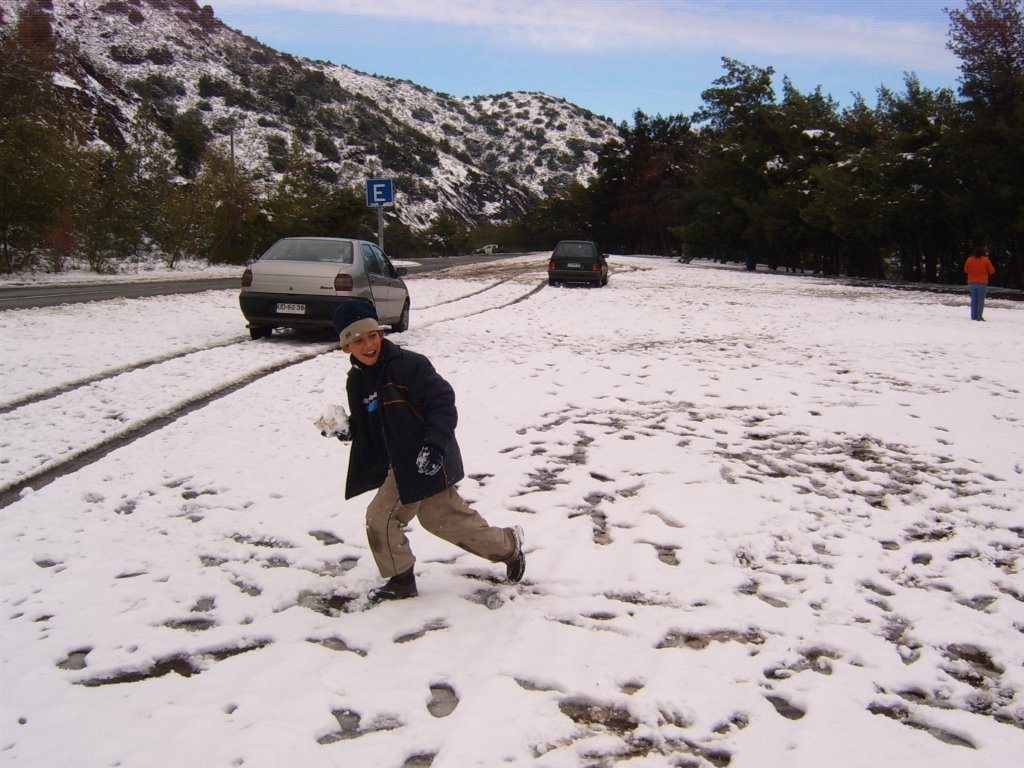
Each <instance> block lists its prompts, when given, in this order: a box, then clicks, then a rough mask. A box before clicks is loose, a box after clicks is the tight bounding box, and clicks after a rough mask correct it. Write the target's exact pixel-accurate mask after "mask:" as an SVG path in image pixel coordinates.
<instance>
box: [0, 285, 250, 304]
mask: <svg viewBox="0 0 1024 768" xmlns="http://www.w3.org/2000/svg"><path fill="white" fill-rule="evenodd" d="M238 282H239V278H237V277H217V278H204V279H201V280H145V281H142V282H131V283H91V284H68V285H34V286H19V287H15V288H0V310H3V309H27V308H30V307H52V306H55V305H58V304H77V303H80V302H83V301H104V300H105V299H119V298H126V299H136V298H138V297H140V296H163V295H165V294H170V293H197V292H199V291H215V290H223V289H224V288H237V287H238Z"/></svg>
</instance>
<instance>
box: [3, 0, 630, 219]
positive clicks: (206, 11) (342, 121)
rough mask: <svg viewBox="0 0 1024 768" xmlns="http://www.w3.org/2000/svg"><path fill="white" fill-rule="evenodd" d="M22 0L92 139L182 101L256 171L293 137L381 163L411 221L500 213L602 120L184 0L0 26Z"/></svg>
mask: <svg viewBox="0 0 1024 768" xmlns="http://www.w3.org/2000/svg"><path fill="white" fill-rule="evenodd" d="M26 9H34V10H37V11H41V14H40V15H41V17H42V18H44V19H46V20H47V22H48V24H49V27H50V30H52V34H53V36H54V37H55V38H56V40H57V43H58V58H59V61H60V65H59V66H60V70H61V71H60V74H59V76H58V77H57V78H56V79H55V81H56V83H57V84H58V85H60V86H61V87H63V88H64V89H65V90H66V92H67V97H68V99H69V100H70V101H74V102H76V103H77V104H79V105H84V106H85V107H86V108H87V109H88V111H89V112H90V113H91V115H92V120H93V125H92V129H93V133H94V136H95V139H96V140H98V141H100V142H103V143H106V144H108V145H111V146H115V147H116V146H119V145H123V144H124V143H125V142H130V141H132V136H133V130H132V129H133V122H134V121H135V119H136V116H137V113H138V110H139V107H140V105H142V103H143V95H146V96H148V97H149V98H150V99H153V100H155V102H156V103H157V107H158V109H159V110H160V111H161V113H162V114H168V113H170V114H181V113H183V112H186V111H188V110H196V112H197V114H199V115H200V116H201V117H202V120H203V124H204V125H205V126H206V127H207V128H209V129H210V130H211V131H212V132H213V134H214V139H213V144H214V145H215V146H219V147H220V148H221V149H222V150H223V151H224V152H225V153H227V152H231V151H233V152H234V154H235V157H236V158H237V159H239V160H240V161H241V162H242V163H244V164H245V165H246V166H247V167H248V168H250V169H251V170H253V171H255V172H256V173H258V174H259V175H260V176H261V177H263V178H267V179H273V178H274V177H275V175H276V169H275V166H274V155H275V153H277V154H278V155H280V153H282V152H286V151H287V148H288V147H289V146H290V145H291V144H292V143H293V142H297V143H298V144H300V145H301V146H302V147H303V148H304V149H305V151H306V152H308V153H309V155H310V156H311V157H313V158H315V161H316V163H317V165H318V166H319V168H320V171H321V173H322V174H323V175H325V176H326V177H327V178H332V179H334V178H336V179H337V183H339V184H344V185H346V186H349V187H352V188H354V189H362V185H363V183H364V181H365V180H366V179H368V178H373V177H392V178H394V179H395V180H396V191H397V194H398V195H399V196H400V202H401V205H400V207H399V209H398V211H397V213H398V215H399V217H400V218H401V219H402V220H403V221H404V222H405V223H407V224H409V225H411V226H412V227H414V228H417V229H418V228H422V227H423V226H425V225H426V224H427V223H428V222H429V221H430V220H431V219H432V218H433V217H434V216H436V215H437V214H438V213H439V212H441V211H446V212H448V213H451V214H454V215H456V216H459V217H461V218H463V219H464V220H466V221H467V222H474V223H480V222H482V221H486V220H490V221H500V220H503V219H505V218H507V217H508V216H510V215H513V214H515V213H517V212H519V211H520V210H522V207H523V204H524V203H525V202H526V201H527V200H528V199H529V198H530V197H531V196H543V195H546V194H548V193H551V192H554V191H557V190H559V189H563V188H565V187H567V186H568V185H569V184H571V183H572V182H573V181H585V180H586V179H588V178H589V177H590V176H591V175H592V174H593V164H594V161H595V160H596V157H597V155H596V151H597V149H598V148H599V147H600V146H601V145H602V144H603V143H604V142H605V141H607V140H609V139H611V138H614V137H616V136H617V135H618V130H617V128H616V126H615V125H614V124H612V123H611V122H610V121H609V120H607V119H605V118H602V117H599V116H597V115H594V114H592V113H591V112H589V111H587V110H585V109H582V108H580V107H577V106H575V105H573V104H570V103H568V102H566V101H564V100H562V99H556V98H553V97H550V96H547V95H545V94H542V93H506V94H500V95H489V96H479V97H474V98H454V97H452V96H449V95H447V94H444V93H438V92H435V91H431V90H429V89H427V88H424V87H422V86H419V85H416V84H415V83H412V82H409V81H404V80H394V79H389V78H383V77H378V76H374V75H369V74H365V73H362V72H358V71H356V70H354V69H351V68H350V67H347V66H345V65H344V64H342V63H331V62H324V61H311V60H308V59H302V58H298V57H295V56H291V55H289V54H284V53H280V52H278V51H275V50H273V49H271V48H268V47H267V46H265V45H263V44H261V43H260V42H258V41H257V40H254V39H253V38H251V37H248V36H246V35H244V34H242V33H241V32H239V31H237V30H235V29H232V28H230V27H228V26H227V25H225V24H224V23H223V22H221V21H220V20H219V19H218V18H217V17H216V15H215V9H214V8H212V7H211V6H209V5H204V6H202V7H200V6H199V5H198V4H197V3H196V2H194V0H159V1H157V0H109V1H106V2H103V1H100V0H95V1H94V0H0V34H5V35H6V34H10V33H11V31H12V30H13V28H14V25H15V22H16V20H17V18H18V17H19V15H20V14H21V13H22V12H23V11H25V10H26ZM44 32H45V30H44ZM39 37H46V35H45V34H44V35H38V34H37V35H36V36H35V38H34V39H37V40H38V39H39Z"/></svg>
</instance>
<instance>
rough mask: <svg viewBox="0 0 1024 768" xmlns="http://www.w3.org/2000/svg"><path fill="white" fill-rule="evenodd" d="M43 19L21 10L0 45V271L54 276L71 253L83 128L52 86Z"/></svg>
mask: <svg viewBox="0 0 1024 768" xmlns="http://www.w3.org/2000/svg"><path fill="white" fill-rule="evenodd" d="M57 60H58V45H57V40H56V38H55V37H54V34H53V30H52V29H51V27H50V22H49V16H48V15H47V14H46V13H45V12H44V11H43V10H41V9H39V8H38V7H36V6H35V5H32V4H30V5H28V6H26V7H25V8H24V9H23V10H22V12H21V14H20V15H19V16H18V18H17V20H16V21H15V23H14V24H13V26H12V27H11V33H10V34H9V35H8V36H7V37H4V38H0V272H13V271H18V270H22V269H26V268H30V267H34V266H36V259H37V257H41V256H48V257H49V266H50V267H51V268H53V269H60V268H61V267H62V266H63V263H64V261H65V260H66V258H67V257H68V256H69V255H70V254H71V252H72V251H73V250H74V247H75V243H76V237H75V233H74V228H73V224H72V218H73V217H72V212H71V206H72V203H73V201H74V200H75V199H77V197H78V196H79V194H80V192H81V185H82V183H83V181H84V179H85V178H86V176H87V158H86V156H85V154H84V153H83V152H82V150H81V149H80V148H79V140H80V138H81V135H82V132H83V127H82V126H83V121H82V119H81V115H80V113H79V112H78V110H76V109H74V108H73V107H71V106H70V105H69V104H67V103H66V102H67V100H66V99H64V98H63V97H62V94H61V89H60V87H59V86H58V85H56V84H55V81H54V73H55V72H56V71H57V70H56V68H57Z"/></svg>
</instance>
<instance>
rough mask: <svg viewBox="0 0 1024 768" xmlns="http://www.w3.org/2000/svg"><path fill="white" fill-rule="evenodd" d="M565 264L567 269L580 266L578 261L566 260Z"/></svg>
mask: <svg viewBox="0 0 1024 768" xmlns="http://www.w3.org/2000/svg"><path fill="white" fill-rule="evenodd" d="M565 266H566V267H568V268H569V269H579V268H580V264H579V262H578V261H570V262H567V263H566V265H565Z"/></svg>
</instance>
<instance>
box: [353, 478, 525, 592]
mask: <svg viewBox="0 0 1024 768" xmlns="http://www.w3.org/2000/svg"><path fill="white" fill-rule="evenodd" d="M414 517H416V518H419V521H420V524H421V525H422V526H423V527H424V528H425V529H426V530H428V531H430V532H431V533H432V534H434V535H435V536H437V537H439V538H442V539H444V540H445V541H447V542H450V543H452V544H454V545H455V546H457V547H461V548H462V549H464V550H466V551H467V552H469V553H471V554H474V555H477V556H479V557H482V558H484V559H485V560H490V561H491V562H492V563H499V562H502V561H504V560H507V559H508V558H510V557H512V555H513V554H514V553H515V549H516V539H515V534H514V533H513V532H512V529H511V528H495V527H494V526H492V525H490V524H489V523H488V522H487V521H486V520H484V519H483V517H481V516H480V513H479V512H477V511H476V510H475V509H473V508H472V507H471V506H469V504H467V503H466V502H465V500H464V499H463V498H462V497H461V496H459V492H458V491H457V490H456V489H455V488H454V487H452V488H447V489H446V490H444V491H441V493H438V494H435V495H434V496H430V497H429V498H426V499H423V501H417V502H415V503H413V504H403V503H402V500H401V499H400V498H399V496H398V484H397V483H396V482H395V473H394V471H389V472H388V476H387V479H385V480H384V483H383V485H381V487H380V488H378V489H377V495H376V496H374V497H373V500H372V501H370V506H368V507H367V508H366V538H367V541H368V542H369V544H370V552H372V553H373V559H374V561H375V562H376V563H377V568H378V570H379V571H380V575H381V576H383V577H384V578H386V579H389V578H391V577H392V576H395V575H397V574H399V573H405V572H406V571H408V570H409V569H410V568H412V567H413V564H414V563H415V562H416V557H415V556H414V555H413V553H412V549H410V547H409V539H408V538H406V535H405V531H404V530H403V529H404V528H405V526H406V525H408V524H409V522H410V521H412V519H413V518H414Z"/></svg>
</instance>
